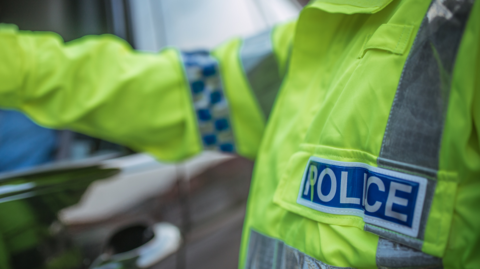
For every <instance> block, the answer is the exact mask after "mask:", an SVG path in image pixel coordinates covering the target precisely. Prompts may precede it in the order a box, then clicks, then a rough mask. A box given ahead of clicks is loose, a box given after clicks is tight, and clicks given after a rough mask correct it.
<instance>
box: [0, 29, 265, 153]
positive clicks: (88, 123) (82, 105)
mask: <svg viewBox="0 0 480 269" xmlns="http://www.w3.org/2000/svg"><path fill="white" fill-rule="evenodd" d="M238 43H240V42H239V41H232V42H229V43H227V44H225V45H223V46H221V47H219V48H218V50H217V51H215V53H214V55H216V56H217V57H218V59H219V60H218V61H216V59H217V58H214V57H209V58H208V57H204V56H205V54H203V55H204V56H201V55H202V53H200V54H198V53H197V54H195V53H193V54H181V53H179V52H178V51H176V50H174V49H165V50H163V51H161V52H160V53H158V54H147V53H138V52H135V51H133V50H132V49H131V48H130V46H129V45H128V44H127V43H126V42H124V41H122V40H121V39H119V38H116V37H114V36H109V35H105V36H101V37H85V38H82V39H79V40H76V41H73V42H70V43H67V44H64V43H63V41H62V40H61V38H60V37H59V36H58V35H55V34H53V33H31V32H19V31H17V30H16V29H14V28H12V27H10V28H8V27H5V26H3V28H2V29H1V30H0V106H2V107H7V108H13V109H18V110H21V111H24V112H25V113H26V114H28V115H29V116H30V117H31V118H33V119H34V120H35V121H37V122H38V123H40V124H41V125H44V126H47V127H51V128H68V129H72V130H75V131H78V132H82V133H85V134H88V135H91V136H95V137H100V138H103V139H106V140H110V141H114V142H117V143H121V144H124V145H128V146H130V147H132V148H135V149H137V150H141V151H147V152H150V153H152V154H154V155H156V156H157V157H159V158H161V159H164V160H172V161H173V160H179V159H183V158H186V157H188V156H191V155H194V154H196V153H198V152H200V151H201V150H202V149H204V148H215V149H217V148H218V149H221V150H224V151H236V152H238V153H239V154H241V155H244V156H247V157H254V156H255V154H256V151H257V149H258V145H259V141H260V139H261V136H262V133H263V129H264V122H265V121H264V118H263V115H262V113H261V112H260V108H259V107H260V106H259V105H258V103H257V101H256V99H255V96H254V95H253V94H252V93H251V91H249V86H246V87H244V86H245V85H243V84H246V79H245V78H243V80H242V79H240V78H238V74H237V75H234V74H235V72H236V71H234V70H235V68H238V61H237V63H236V64H235V63H233V62H229V56H228V54H229V53H237V55H238V49H239V48H238ZM230 60H231V59H230ZM212 68H213V69H212ZM212 70H213V71H212ZM233 76H237V78H236V79H235V78H232V77H233ZM240 81H243V84H242V82H240ZM202 83H204V84H203V86H202V85H201V84H202ZM237 83H239V84H242V85H236V84H237ZM225 97H226V98H225ZM220 104H223V105H220ZM207 114H208V115H207Z"/></svg>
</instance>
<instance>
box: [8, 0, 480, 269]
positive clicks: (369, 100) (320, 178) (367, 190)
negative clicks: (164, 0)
mask: <svg viewBox="0 0 480 269" xmlns="http://www.w3.org/2000/svg"><path fill="white" fill-rule="evenodd" d="M479 41H480V4H479V3H478V1H477V2H476V3H475V2H474V1H473V0H433V1H431V0H422V1H419V0H395V1H391V0H377V1H371V0H317V1H314V2H312V3H311V4H310V5H309V6H307V7H306V8H305V9H304V10H303V11H302V13H301V15H300V17H299V19H298V20H297V22H296V24H294V23H290V24H286V25H283V26H279V27H276V28H275V29H273V30H271V31H268V32H266V33H263V34H260V35H258V36H256V37H253V38H249V39H246V40H241V39H234V40H232V41H230V42H227V43H225V44H223V45H221V46H219V47H218V48H217V49H216V50H214V51H213V52H211V53H207V52H202V51H198V52H188V53H182V52H179V51H177V50H175V49H171V48H166V49H164V50H163V51H161V52H159V53H158V54H143V53H138V52H134V51H132V49H131V48H130V47H129V46H128V45H127V44H126V43H125V42H123V41H121V40H119V39H118V38H116V37H113V36H103V37H86V38H82V39H80V40H77V41H73V42H70V43H68V44H63V42H62V41H61V39H60V38H59V37H58V36H56V35H54V34H51V33H30V32H21V31H17V30H16V29H14V28H12V27H8V26H4V28H3V29H2V30H1V33H0V105H1V106H3V107H9V108H14V109H19V110H22V111H24V112H25V113H27V114H28V115H30V117H32V118H33V119H34V120H36V121H37V122H39V123H40V124H42V125H45V126H48V127H53V128H56V127H62V128H70V129H73V130H77V131H79V132H83V133H86V134H89V135H92V136H98V137H101V138H104V139H108V140H111V141H115V142H118V143H122V144H125V145H128V146H131V147H133V148H136V149H138V150H142V151H147V152H150V153H152V154H154V155H156V156H157V157H158V158H159V159H161V160H166V161H177V160H181V159H184V158H187V157H189V156H192V155H194V154H196V153H198V152H200V151H201V150H202V149H219V150H222V151H226V152H236V153H238V154H240V155H243V156H246V157H249V158H256V168H255V172H254V176H253V182H252V187H251V192H250V197H249V202H248V210H247V216H246V221H245V225H244V233H243V243H242V248H241V254H240V265H239V267H240V268H275V269H277V268H278V269H280V268H349V267H355V268H376V267H381V268H436V267H441V266H444V267H446V268H480V255H479V253H480V209H479V205H480V142H479V141H480V45H479V44H480V43H479Z"/></svg>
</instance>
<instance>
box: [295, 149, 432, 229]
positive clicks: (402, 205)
mask: <svg viewBox="0 0 480 269" xmlns="http://www.w3.org/2000/svg"><path fill="white" fill-rule="evenodd" d="M426 185H427V179H425V178H422V177H418V176H413V175H408V174H404V173H399V172H395V171H391V170H387V169H383V168H378V167H373V166H370V165H367V164H364V163H356V162H340V161H332V160H327V159H322V158H318V157H310V159H309V161H308V163H307V167H306V168H305V172H304V174H303V179H302V185H301V187H300V190H299V193H298V198H297V203H299V204H301V205H304V206H307V207H309V208H312V209H314V210H317V211H320V212H325V213H329V214H336V215H354V216H359V217H362V218H363V220H364V221H365V223H370V224H373V225H376V226H380V227H383V228H387V229H389V230H392V231H396V232H399V233H402V234H405V235H409V236H412V237H417V235H418V228H419V225H420V217H421V215H422V209H423V201H424V199H425V191H426Z"/></svg>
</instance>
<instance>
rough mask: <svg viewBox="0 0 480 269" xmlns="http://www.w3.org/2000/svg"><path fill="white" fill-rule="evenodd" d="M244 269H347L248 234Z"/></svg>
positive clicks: (282, 243) (255, 234)
mask: <svg viewBox="0 0 480 269" xmlns="http://www.w3.org/2000/svg"><path fill="white" fill-rule="evenodd" d="M245 264H246V265H245V268H246V269H307V268H308V269H348V268H350V267H336V266H332V265H328V264H326V263H324V262H321V261H319V260H316V259H314V258H312V257H310V256H308V255H306V254H304V253H302V252H300V251H299V250H297V249H295V248H292V247H290V246H288V245H286V244H285V243H284V242H282V241H280V240H278V239H275V238H271V237H268V236H266V235H263V234H261V233H258V232H256V231H254V230H251V232H250V241H249V244H248V253H247V261H246V263H245Z"/></svg>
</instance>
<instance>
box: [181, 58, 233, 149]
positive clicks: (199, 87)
mask: <svg viewBox="0 0 480 269" xmlns="http://www.w3.org/2000/svg"><path fill="white" fill-rule="evenodd" d="M182 60H183V67H184V71H185V75H186V77H187V80H188V84H189V85H190V90H191V96H192V101H193V106H194V110H195V113H196V116H197V122H198V128H199V132H200V135H201V139H202V142H203V146H204V148H205V149H210V150H220V151H223V152H235V143H234V136H233V131H232V124H231V120H230V110H229V106H228V101H227V98H226V97H225V95H224V90H223V84H222V78H221V75H220V69H219V67H218V62H217V60H216V59H215V58H213V57H212V56H211V55H210V54H209V53H208V52H205V51H197V52H188V53H187V52H184V53H182Z"/></svg>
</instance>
